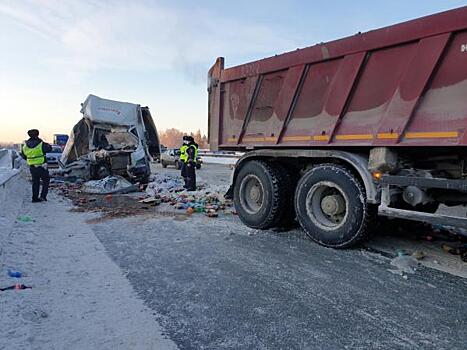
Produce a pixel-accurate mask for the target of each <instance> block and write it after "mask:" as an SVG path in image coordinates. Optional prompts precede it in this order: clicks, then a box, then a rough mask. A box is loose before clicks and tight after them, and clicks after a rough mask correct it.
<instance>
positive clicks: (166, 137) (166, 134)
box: [159, 128, 209, 149]
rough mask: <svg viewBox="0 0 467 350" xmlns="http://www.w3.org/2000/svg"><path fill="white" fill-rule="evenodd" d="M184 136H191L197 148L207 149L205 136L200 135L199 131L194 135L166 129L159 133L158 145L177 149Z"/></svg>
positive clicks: (207, 144)
mask: <svg viewBox="0 0 467 350" xmlns="http://www.w3.org/2000/svg"><path fill="white" fill-rule="evenodd" d="M184 135H191V136H193V138H194V139H195V142H196V143H197V144H198V146H199V148H202V149H205V148H209V143H208V138H207V136H206V135H202V134H201V131H200V130H198V131H197V132H195V133H192V132H191V133H186V132H183V131H180V130H178V129H173V128H172V129H167V130H164V131H160V132H159V139H160V143H161V144H162V145H164V146H165V147H168V148H178V147H180V146H181V145H182V141H183V140H182V138H183V136H184Z"/></svg>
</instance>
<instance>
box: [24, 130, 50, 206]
mask: <svg viewBox="0 0 467 350" xmlns="http://www.w3.org/2000/svg"><path fill="white" fill-rule="evenodd" d="M28 135H29V140H27V141H26V142H25V144H24V145H23V147H22V149H21V156H22V157H23V158H24V159H26V162H27V163H28V165H29V170H30V171H31V176H32V202H33V203H37V202H42V201H47V193H48V192H49V181H50V176H49V171H48V170H47V160H46V158H45V154H46V153H47V152H50V151H51V150H52V147H51V146H50V145H49V144H48V143H46V142H44V141H42V140H41V139H40V138H39V130H37V129H32V130H29V131H28ZM41 180H42V191H41V193H40V197H39V189H40V184H41Z"/></svg>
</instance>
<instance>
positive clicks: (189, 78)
mask: <svg viewBox="0 0 467 350" xmlns="http://www.w3.org/2000/svg"><path fill="white" fill-rule="evenodd" d="M465 4H466V1H455V0H442V1H441V0H412V1H407V0H404V1H402V0H391V1H375V0H368V1H366V0H365V1H363V0H362V1H358V0H354V1H345V0H341V1H333V0H327V1H305V0H302V1H298V0H297V1H285V0H282V1H275V0H264V1H263V0H259V1H254V0H247V1H243V0H235V1H219V0H216V1H202V0H198V1H185V0H180V1H177V0H172V1H155V0H154V1H149V0H147V1H142V0H141V1H137V0H132V1H117V0H115V1H97V0H96V1H93V0H74V1H72V0H0V48H1V51H0V102H1V105H0V121H1V124H0V141H21V140H23V139H24V138H25V137H26V135H25V131H26V130H28V129H30V128H38V129H40V130H41V133H42V135H43V136H44V137H45V138H46V139H49V140H50V138H51V135H52V134H54V133H69V131H70V130H71V128H72V126H73V125H74V124H75V123H76V122H77V121H78V120H79V118H80V114H79V108H80V103H81V102H83V101H84V99H85V98H86V96H87V95H88V94H90V93H92V94H95V95H98V96H100V97H104V98H110V99H116V100H121V101H127V102H134V103H139V104H141V105H147V106H149V107H150V109H151V111H152V114H153V116H154V118H155V122H156V125H157V126H158V128H159V129H166V128H171V127H175V128H178V129H182V130H185V131H195V130H197V129H201V131H202V132H206V129H207V93H206V74H207V71H208V69H209V67H210V66H211V65H212V64H213V63H214V61H215V59H216V57H218V56H224V57H225V58H226V65H227V66H233V65H236V64H240V63H245V62H248V61H250V60H254V59H258V58H262V57H266V56H270V55H273V54H276V53H281V52H284V51H289V50H294V49H296V48H297V47H305V46H310V45H313V44H315V43H317V42H323V41H329V40H332V39H337V38H340V37H343V36H348V35H352V34H355V33H356V32H358V31H362V32H363V31H367V30H370V29H375V28H378V27H382V26H386V25H390V24H394V23H397V22H401V21H405V20H409V19H413V18H416V17H420V16H424V15H428V14H432V13H435V12H439V11H444V10H448V9H451V8H456V7H460V6H463V5H465Z"/></svg>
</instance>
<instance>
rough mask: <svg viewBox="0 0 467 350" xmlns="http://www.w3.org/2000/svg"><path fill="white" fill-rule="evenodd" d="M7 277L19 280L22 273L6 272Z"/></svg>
mask: <svg viewBox="0 0 467 350" xmlns="http://www.w3.org/2000/svg"><path fill="white" fill-rule="evenodd" d="M8 276H10V277H13V278H21V277H23V273H22V272H20V271H14V270H8Z"/></svg>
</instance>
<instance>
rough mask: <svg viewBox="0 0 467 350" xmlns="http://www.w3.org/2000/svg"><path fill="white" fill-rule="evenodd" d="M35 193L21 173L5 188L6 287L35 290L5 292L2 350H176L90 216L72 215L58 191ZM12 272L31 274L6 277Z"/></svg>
mask: <svg viewBox="0 0 467 350" xmlns="http://www.w3.org/2000/svg"><path fill="white" fill-rule="evenodd" d="M29 191H30V185H29V183H27V182H26V180H25V178H24V177H23V176H18V177H16V178H15V181H11V182H9V183H8V186H4V187H0V196H1V197H2V198H6V199H7V200H2V202H1V204H0V206H1V210H0V227H1V231H0V249H1V251H0V286H1V287H5V286H8V285H12V284H15V283H23V284H25V285H28V286H32V289H27V290H10V291H5V292H0V324H1V325H2V336H1V337H0V349H175V348H176V346H175V344H174V343H173V342H172V341H171V340H168V339H166V338H165V337H164V335H163V329H162V328H161V326H160V325H159V324H158V323H157V322H156V321H155V316H154V313H153V311H150V310H149V309H148V308H147V307H145V306H144V304H143V302H142V301H141V300H140V299H139V298H137V296H136V294H135V292H134V290H133V289H132V287H131V285H130V284H129V282H128V280H127V279H126V278H125V277H124V276H123V275H122V274H121V271H120V270H119V268H118V267H117V266H116V265H115V264H114V263H113V262H112V261H111V260H110V258H108V257H107V255H106V254H105V251H104V248H103V246H102V245H101V243H100V242H99V240H98V239H97V238H96V237H95V236H94V234H93V232H92V230H91V228H90V227H89V225H88V224H87V223H86V222H85V220H86V219H89V218H90V216H89V214H82V213H70V212H69V211H68V210H69V204H68V202H66V201H64V200H63V199H61V198H58V197H57V196H56V195H54V194H53V193H52V194H51V196H50V200H49V202H48V203H37V204H32V203H30V202H29V198H30V194H29ZM45 208H47V209H46V210H44V209H45ZM19 215H22V216H25V217H30V218H32V219H33V220H34V222H21V221H19V220H16V218H17V217H18V216H19ZM63 223H66V225H63ZM9 268H10V269H14V270H19V271H21V272H22V273H23V274H25V275H26V277H23V278H21V279H14V278H10V277H8V276H7V269H9Z"/></svg>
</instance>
